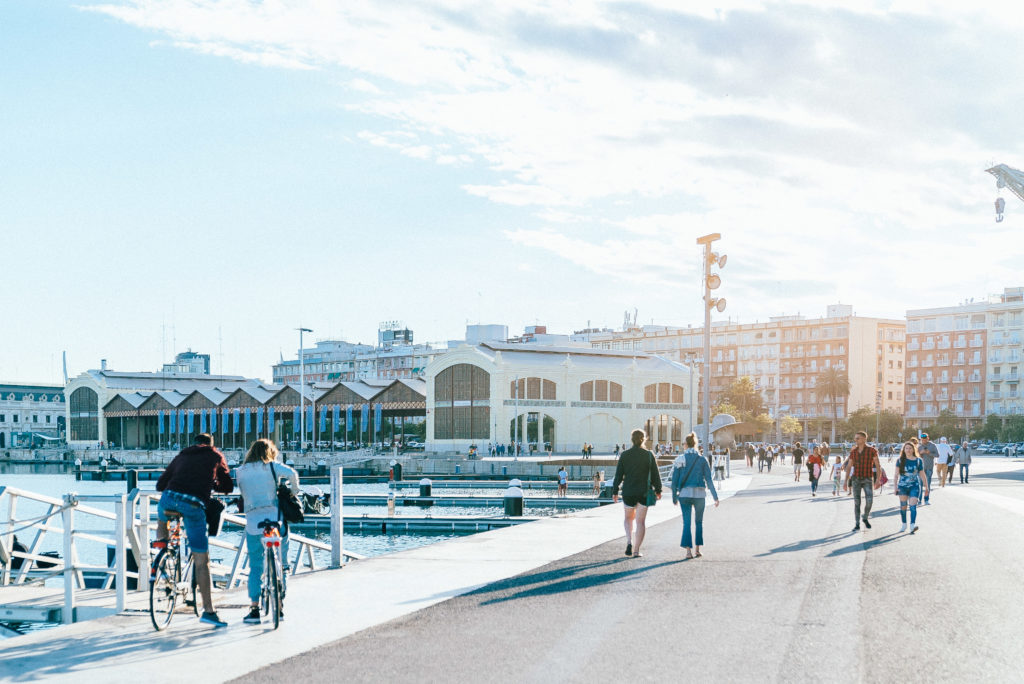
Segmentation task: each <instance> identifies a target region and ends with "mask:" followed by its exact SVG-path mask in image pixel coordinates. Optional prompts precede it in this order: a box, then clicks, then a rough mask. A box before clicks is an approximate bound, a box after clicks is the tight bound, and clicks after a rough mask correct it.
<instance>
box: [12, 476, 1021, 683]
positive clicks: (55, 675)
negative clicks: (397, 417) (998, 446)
mask: <svg viewBox="0 0 1024 684" xmlns="http://www.w3.org/2000/svg"><path fill="white" fill-rule="evenodd" d="M979 460H980V459H979ZM974 471H975V472H974V473H973V474H972V478H971V484H970V485H966V486H961V485H959V484H956V485H953V486H952V487H947V488H945V489H942V490H936V493H935V495H934V498H933V501H934V505H932V506H928V507H924V508H922V509H921V513H920V523H921V531H920V532H918V533H917V534H916V535H913V536H911V535H906V534H904V535H898V534H896V533H895V530H896V529H897V527H898V524H899V523H898V520H899V518H898V510H897V508H896V498H895V497H894V496H893V495H892V494H889V493H886V494H884V495H881V496H879V497H877V498H876V502H875V513H874V517H873V521H874V528H873V529H871V530H865V531H861V532H858V533H853V532H851V531H850V528H851V527H852V523H853V512H852V502H851V500H850V498H849V497H841V498H833V497H831V496H829V495H828V490H826V491H825V492H824V495H823V496H819V497H815V498H812V497H810V495H809V488H808V486H807V484H806V482H801V483H800V484H797V483H795V482H793V481H792V475H791V474H790V472H791V469H785V470H783V469H776V470H775V471H774V472H773V473H772V474H771V475H767V474H765V475H761V474H758V473H756V470H755V472H753V473H750V472H749V471H746V469H745V468H743V467H742V466H741V467H740V468H737V469H735V470H734V478H733V479H732V480H731V481H730V483H729V485H730V488H731V489H733V492H732V493H734V496H732V498H730V499H726V500H724V501H723V504H722V506H721V507H720V508H718V509H713V508H709V510H708V512H707V515H706V526H705V533H706V536H707V540H706V541H707V545H706V547H705V557H704V558H702V559H699V560H694V561H684V560H682V553H681V550H680V548H679V533H680V523H679V522H678V517H677V516H678V509H677V508H675V507H673V506H672V505H671V503H670V502H669V501H668V500H667V499H666V500H663V501H662V502H661V503H660V504H659V505H658V506H657V507H655V508H654V509H652V511H651V522H652V523H654V525H653V527H652V528H651V529H650V530H649V536H648V540H647V541H646V542H645V544H644V551H645V556H646V557H645V558H643V559H628V558H625V557H624V556H623V555H622V547H623V543H622V538H621V536H622V532H621V508H620V507H618V506H610V507H605V508H602V509H596V510H589V511H585V512H582V513H579V514H575V515H573V516H569V517H565V518H556V519H550V520H543V521H540V522H537V523H531V524H529V525H523V526H519V527H516V528H512V529H508V530H499V531H495V532H488V533H483V534H479V535H474V536H472V537H466V538H462V539H458V540H453V541H451V542H444V543H441V544H436V545H433V546H430V547H426V548H422V549H416V550H412V551H408V552H403V553H399V554H393V555H391V556H386V557H381V558H377V559H371V560H369V561H362V562H359V563H355V564H352V565H351V566H349V567H348V568H345V569H343V570H339V571H331V572H325V573H321V574H320V575H318V576H313V577H309V578H307V579H304V580H302V581H298V580H296V581H294V582H293V583H292V586H291V588H290V591H289V600H288V610H289V617H288V621H287V622H286V623H285V624H284V625H283V626H282V628H281V629H280V630H278V631H276V632H274V631H271V630H269V629H267V628H265V627H264V628H261V627H250V626H245V625H243V624H241V623H240V620H241V617H242V614H243V607H244V603H245V601H244V598H242V597H236V598H235V599H233V600H234V601H236V602H237V603H236V605H238V606H239V607H238V608H237V609H234V610H226V611H225V615H227V616H228V617H229V619H230V620H231V622H232V624H231V626H229V627H228V628H227V629H224V630H212V629H210V628H208V627H205V626H201V625H200V624H199V623H198V621H196V620H195V618H184V619H181V618H176V620H175V622H174V624H172V626H171V630H170V632H168V633H166V634H159V635H158V634H156V633H154V632H153V631H152V630H151V628H150V627H149V626H148V618H147V617H146V616H144V615H126V616H118V617H114V618H107V619H104V620H99V621H94V622H91V623H82V624H78V625H72V626H69V627H61V628H57V629H55V630H52V631H51V632H50V633H39V634H35V635H31V636H26V637H19V638H18V639H15V640H8V641H6V642H0V679H3V680H15V679H16V680H19V681H37V680H47V681H49V680H60V681H75V682H93V681H103V682H110V681H126V680H129V679H138V678H140V677H142V678H144V679H146V680H147V681H168V682H171V681H173V682H180V681H182V680H186V681H187V680H193V681H196V682H207V681H223V680H226V679H230V678H232V677H239V678H241V680H243V681H267V682H269V681H280V680H283V679H285V678H287V679H290V680H299V681H332V682H333V681H338V680H346V681H375V682H376V681H381V680H383V679H387V678H396V679H397V678H402V677H404V678H406V679H408V678H415V679H416V680H417V681H451V680H457V681H473V682H476V681H483V682H486V681H509V680H513V679H514V680H517V681H527V682H533V681H553V680H565V681H595V680H606V679H609V678H626V679H628V680H633V681H652V680H655V679H662V678H665V677H669V676H671V677H679V676H682V677H683V678H685V679H705V680H711V681H759V682H760V681H789V680H798V681H810V680H823V681H851V682H852V681H880V680H881V681H892V680H896V681H908V682H910V681H962V680H970V681H1016V680H1018V679H1019V676H1020V675H1019V673H1020V672H1021V671H1024V647H1022V646H1020V644H1019V639H1017V638H1016V635H1019V634H1020V633H1021V631H1022V630H1024V613H1022V612H1021V611H1020V609H1019V607H1020V596H1019V587H1020V586H1021V585H1022V583H1024V525H1022V524H1021V522H1022V520H1021V517H1020V515H1021V511H1020V509H1019V508H1018V506H1019V505H1020V504H1021V503H1022V502H1024V497H1021V496H1020V495H1019V494H1020V492H1021V491H1022V490H1024V487H1021V485H1022V484H1024V464H1022V463H1021V462H1019V461H1018V462H1015V463H1008V462H984V461H983V462H981V463H977V462H976V466H975V468H974ZM804 479H806V478H804ZM748 483H749V486H748V487H747V486H746V485H747V484H748ZM739 487H744V488H743V489H742V491H739V492H735V489H737V488H739ZM657 523H660V524H657ZM182 617H184V616H182ZM143 670H144V671H145V672H144V673H143Z"/></svg>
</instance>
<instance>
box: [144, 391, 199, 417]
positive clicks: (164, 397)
mask: <svg viewBox="0 0 1024 684" xmlns="http://www.w3.org/2000/svg"><path fill="white" fill-rule="evenodd" d="M187 397H188V395H187V394H182V393H181V392H176V391H173V390H172V391H170V392H153V393H152V394H150V395H149V396H148V397H147V398H146V400H145V401H143V402H142V403H141V404H139V407H138V408H139V410H140V411H152V412H153V413H154V414H155V413H156V412H157V411H161V410H163V411H166V410H170V409H175V408H177V407H178V405H179V404H181V402H183V401H185V399H186V398H187Z"/></svg>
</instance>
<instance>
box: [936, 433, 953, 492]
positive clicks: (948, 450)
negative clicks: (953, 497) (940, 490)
mask: <svg viewBox="0 0 1024 684" xmlns="http://www.w3.org/2000/svg"><path fill="white" fill-rule="evenodd" d="M935 449H936V451H938V452H939V455H938V457H937V458H936V459H935V472H937V473H938V474H939V487H945V486H946V473H947V472H948V468H949V457H950V456H951V455H952V454H953V447H951V446H949V442H948V441H947V440H946V438H945V437H939V443H938V444H936V445H935Z"/></svg>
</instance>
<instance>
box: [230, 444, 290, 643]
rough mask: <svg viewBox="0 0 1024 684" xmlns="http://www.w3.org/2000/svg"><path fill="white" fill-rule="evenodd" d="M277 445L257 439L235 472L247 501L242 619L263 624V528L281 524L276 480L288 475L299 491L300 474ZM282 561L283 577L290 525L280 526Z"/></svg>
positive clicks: (243, 498)
mask: <svg viewBox="0 0 1024 684" xmlns="http://www.w3.org/2000/svg"><path fill="white" fill-rule="evenodd" d="M277 455H278V451H277V447H276V446H274V443H273V442H272V441H270V440H269V439H257V440H256V441H255V442H253V443H252V446H250V447H249V451H248V452H247V453H246V455H245V461H244V462H243V463H242V465H241V466H240V467H239V468H238V470H237V471H235V475H236V477H237V478H238V488H239V489H240V490H241V491H242V500H243V501H244V502H245V545H246V549H247V550H248V552H249V601H250V606H249V614H248V615H246V616H245V619H244V620H243V622H246V623H248V624H250V625H258V624H260V622H261V620H260V604H259V601H260V593H261V592H262V591H263V553H264V548H263V530H261V529H260V528H259V524H260V523H261V522H263V521H264V520H274V521H277V522H278V523H281V512H280V510H279V509H278V506H277V483H278V481H279V480H280V478H285V481H286V482H287V484H288V489H290V490H291V491H292V493H293V494H295V495H296V496H297V495H298V493H299V475H298V473H296V472H295V470H293V469H292V468H291V467H289V466H286V465H284V464H283V463H275V461H276V460H277ZM281 532H282V535H281V563H282V565H283V566H284V571H285V572H284V576H287V574H288V528H287V526H285V525H283V524H282V525H281Z"/></svg>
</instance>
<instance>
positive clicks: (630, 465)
mask: <svg viewBox="0 0 1024 684" xmlns="http://www.w3.org/2000/svg"><path fill="white" fill-rule="evenodd" d="M629 438H630V440H631V441H632V442H633V446H632V448H630V449H626V450H625V451H623V452H622V456H621V457H620V458H619V464H618V465H617V466H616V467H615V479H614V480H613V481H612V501H613V502H615V501H618V500H619V485H622V507H623V514H624V516H625V520H624V521H623V526H624V527H625V528H626V555H627V556H633V557H634V558H641V557H642V556H643V554H642V553H640V545H641V544H643V543H644V534H645V533H646V531H647V527H646V521H647V507H648V506H653V505H654V504H655V502H656V501H657V500H658V499H660V498H661V474H660V473H659V472H658V462H657V461H656V460H655V458H654V454H652V453H651V452H650V451H648V450H647V449H644V448H643V447H642V446H641V445H642V444H643V443H644V440H645V439H646V438H647V435H646V434H644V431H643V430H633V432H632V434H630V436H629ZM702 460H703V459H702ZM706 464H707V461H705V465H706ZM649 495H651V496H653V498H649ZM634 523H635V525H636V529H635V531H634ZM633 542H636V547H635V548H634V546H633Z"/></svg>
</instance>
